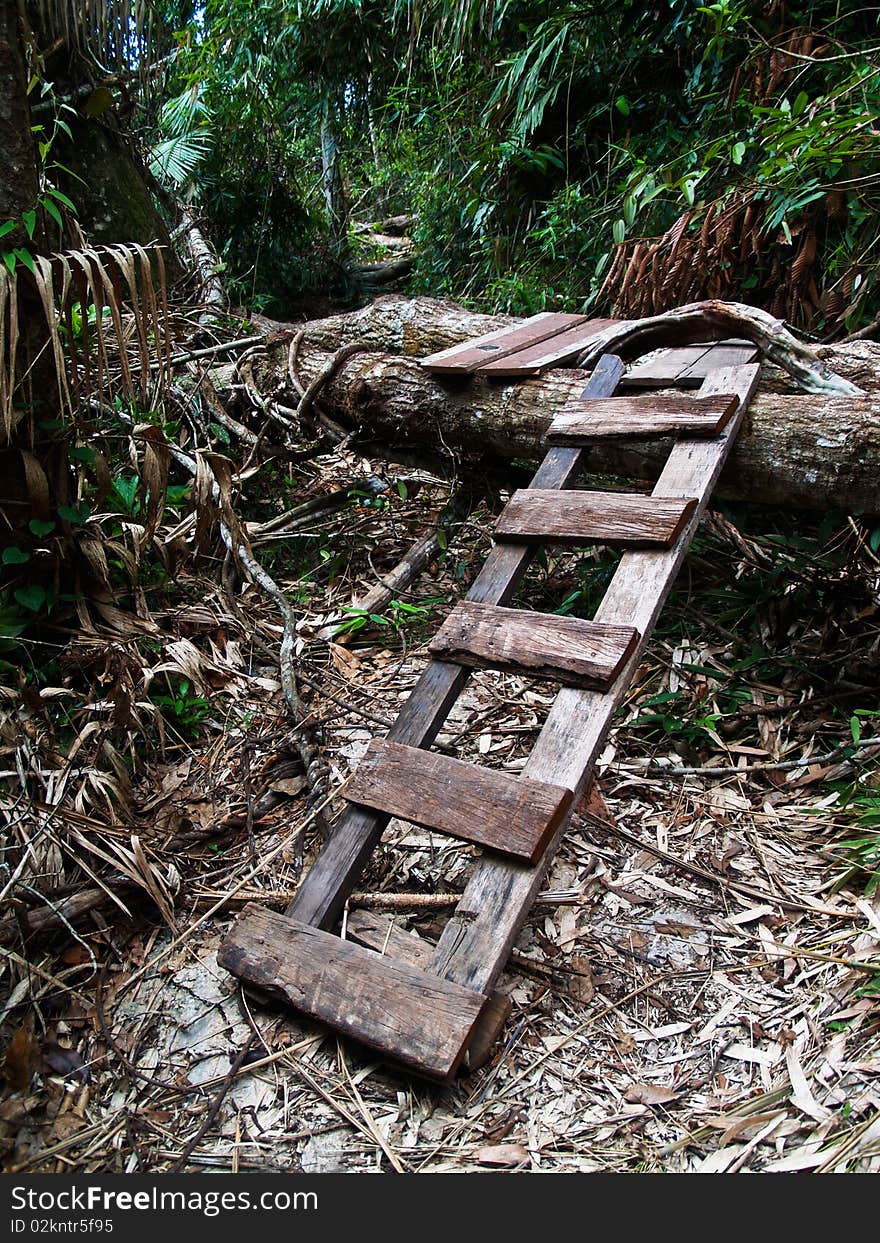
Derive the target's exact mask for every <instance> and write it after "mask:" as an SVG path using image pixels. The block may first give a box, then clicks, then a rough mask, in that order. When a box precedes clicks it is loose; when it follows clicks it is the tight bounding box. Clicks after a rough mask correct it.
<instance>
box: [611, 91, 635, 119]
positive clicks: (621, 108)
mask: <svg viewBox="0 0 880 1243" xmlns="http://www.w3.org/2000/svg"><path fill="white" fill-rule="evenodd" d="M614 107H615V108H616V109H617V111H618V112H619V113H620V115H621V116H624V117H628V116H629V114H630V112H631V111H632V109H631V107H630V102H629V100H628V99H627V97H626V96H625V95H618V96H617V98H616V99H615V101H614Z"/></svg>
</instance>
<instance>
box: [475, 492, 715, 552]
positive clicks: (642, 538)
mask: <svg viewBox="0 0 880 1243" xmlns="http://www.w3.org/2000/svg"><path fill="white" fill-rule="evenodd" d="M695 504H696V501H695V500H694V499H693V498H691V497H665V496H663V497H661V496H645V495H643V494H642V493H640V492H578V491H572V490H568V489H564V490H561V491H557V490H556V489H554V488H546V489H545V488H519V489H518V490H517V491H516V492H514V494H513V496H512V497H511V498H510V500H509V501H508V503H507V505H506V507H505V508H504V510H503V512H502V514H501V517H500V518H499V519H498V522H497V524H496V527H495V538H496V539H498V540H503V541H512V542H514V543H524V544H591V543H597V544H618V545H621V546H623V547H626V548H643V547H651V546H659V547H661V548H668V547H669V546H670V545H672V544H674V543H675V541H676V540H677V539H678V537H679V535H680V534H681V532H682V530H683V528H684V526H685V524H686V522H687V520H688V518H689V517H690V515H691V513H692V512H693V509H694V505H695Z"/></svg>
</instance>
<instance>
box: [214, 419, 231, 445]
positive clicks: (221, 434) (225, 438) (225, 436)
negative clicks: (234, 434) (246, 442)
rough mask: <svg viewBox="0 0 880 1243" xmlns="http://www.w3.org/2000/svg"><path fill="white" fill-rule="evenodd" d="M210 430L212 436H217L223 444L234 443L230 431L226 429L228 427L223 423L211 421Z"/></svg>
mask: <svg viewBox="0 0 880 1243" xmlns="http://www.w3.org/2000/svg"><path fill="white" fill-rule="evenodd" d="M208 430H209V431H210V432H211V435H212V436H216V438H217V439H218V440H219V441H220V443H221V444H223V445H231V444H232V439H231V437H230V435H229V432H228V431H227V430H226V428H225V427H224V426H223V424H222V423H209V424H208Z"/></svg>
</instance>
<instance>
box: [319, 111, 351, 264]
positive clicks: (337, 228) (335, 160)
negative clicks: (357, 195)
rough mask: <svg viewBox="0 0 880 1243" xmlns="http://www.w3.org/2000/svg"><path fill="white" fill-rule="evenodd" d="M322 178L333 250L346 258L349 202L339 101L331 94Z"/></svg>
mask: <svg viewBox="0 0 880 1243" xmlns="http://www.w3.org/2000/svg"><path fill="white" fill-rule="evenodd" d="M321 181H322V185H323V188H324V203H325V206H326V208H327V215H328V216H329V218H330V236H331V239H332V243H333V249H334V252H335V254H336V257H337V259H339V260H343V259H344V258H345V257H346V255H347V251H348V241H347V233H348V203H347V202H346V198H345V186H344V184H343V181H342V167H341V164H340V160H339V139H338V129H337V104H336V101H335V100H333V99H331V98H330V96H328V95H325V96H324V99H323V101H322V103H321Z"/></svg>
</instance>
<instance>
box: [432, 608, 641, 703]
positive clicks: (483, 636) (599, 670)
mask: <svg viewBox="0 0 880 1243" xmlns="http://www.w3.org/2000/svg"><path fill="white" fill-rule="evenodd" d="M638 639H639V633H638V631H637V630H634V629H633V627H632V626H607V625H603V624H602V623H601V622H592V621H581V620H580V619H579V618H576V617H560V616H558V615H557V614H556V613H531V612H524V611H522V610H520V609H507V608H502V607H501V606H500V605H497V604H477V603H475V602H474V601H472V600H465V601H463V603H461V604H459V605H457V606H456V607H455V608H454V609H453V610H452V612H451V613H450V614H449V616H448V617H447V619H446V621H445V622H444V623H443V625H442V626H441V628H440V629H439V630H438V632H437V634H436V635H435V636H434V638H433V640H432V641H431V643H430V645H429V646H430V651H431V653H432V655H434V656H436V657H437V658H438V659H439V660H448V661H452V663H453V664H458V665H470V666H472V667H474V668H477V669H483V668H486V667H487V666H489V667H491V668H494V669H509V670H514V671H518V672H525V673H530V674H532V675H533V676H535V677H542V678H552V679H554V680H555V681H557V682H562V683H564V684H565V685H567V686H583V687H593V688H595V689H598V690H605V689H606V688H607V687H609V686H610V685H611V684H612V683H613V682H614V680H615V679H616V677H617V675H618V673H619V672H620V670H621V669H622V668H623V666H624V665H625V664H626V661H627V658H628V657H629V655H630V653H631V652H632V650H633V648H634V647H635V646H636V644H637V642H638Z"/></svg>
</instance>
